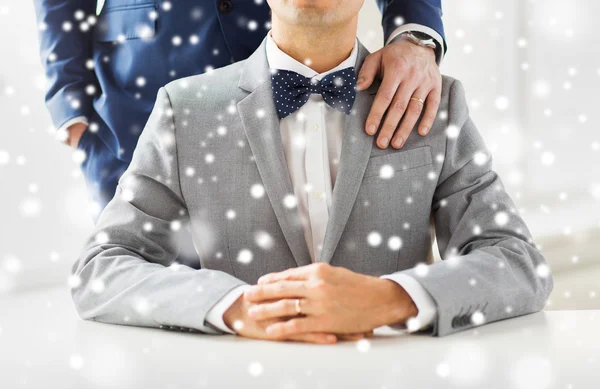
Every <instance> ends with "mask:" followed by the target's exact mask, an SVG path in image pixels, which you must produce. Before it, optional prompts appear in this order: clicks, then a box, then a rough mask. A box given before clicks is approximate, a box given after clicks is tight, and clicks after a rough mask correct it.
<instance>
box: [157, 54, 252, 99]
mask: <svg viewBox="0 0 600 389" xmlns="http://www.w3.org/2000/svg"><path fill="white" fill-rule="evenodd" d="M244 63H245V60H243V61H239V62H236V63H233V64H231V65H227V66H224V67H222V68H218V69H213V70H210V71H208V72H205V73H203V74H198V75H194V76H189V77H183V78H180V79H177V80H174V81H171V82H169V83H168V84H166V85H165V86H164V87H163V88H164V89H165V91H166V92H167V94H168V96H169V99H170V100H171V104H172V105H173V106H181V105H182V106H188V105H190V104H194V106H195V108H196V109H207V110H210V109H211V108H212V107H214V106H222V103H223V102H230V101H231V100H235V101H237V100H239V99H241V98H243V97H244V96H245V95H246V93H244V91H243V90H242V89H240V88H239V87H238V82H239V79H240V74H241V72H242V69H243V65H244ZM200 102H201V104H199V103H200Z"/></svg>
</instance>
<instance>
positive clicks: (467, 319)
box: [460, 315, 471, 327]
mask: <svg viewBox="0 0 600 389" xmlns="http://www.w3.org/2000/svg"><path fill="white" fill-rule="evenodd" d="M470 322H471V317H470V316H469V315H463V317H462V318H461V320H460V324H461V326H463V327H464V326H467V325H469V323H470Z"/></svg>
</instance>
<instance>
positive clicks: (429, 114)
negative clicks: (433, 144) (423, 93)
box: [419, 87, 442, 135]
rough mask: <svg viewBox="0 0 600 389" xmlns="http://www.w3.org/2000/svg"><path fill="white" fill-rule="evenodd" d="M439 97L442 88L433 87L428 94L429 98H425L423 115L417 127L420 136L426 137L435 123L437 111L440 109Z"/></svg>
mask: <svg viewBox="0 0 600 389" xmlns="http://www.w3.org/2000/svg"><path fill="white" fill-rule="evenodd" d="M441 95H442V88H439V87H435V88H433V89H432V90H431V92H429V96H427V100H426V102H425V113H424V114H423V118H422V119H421V123H420V125H419V133H420V134H421V135H427V133H428V132H429V130H430V129H431V127H433V122H434V121H435V118H436V116H437V113H438V109H439V108H440V98H441Z"/></svg>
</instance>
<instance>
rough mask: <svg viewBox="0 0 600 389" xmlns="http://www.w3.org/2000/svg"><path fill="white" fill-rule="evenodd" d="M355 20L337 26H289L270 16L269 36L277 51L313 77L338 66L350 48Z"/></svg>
mask: <svg viewBox="0 0 600 389" xmlns="http://www.w3.org/2000/svg"><path fill="white" fill-rule="evenodd" d="M357 26H358V16H357V17H355V18H353V20H352V21H351V22H350V23H344V25H339V26H322V27H320V26H304V25H289V24H286V23H284V22H283V21H282V20H280V19H278V18H277V17H276V16H275V14H273V17H272V20H271V36H272V37H273V40H274V41H275V43H276V44H277V47H279V49H280V50H281V51H283V52H284V53H286V54H287V55H289V56H290V57H292V58H294V59H295V60H296V61H298V62H302V63H303V64H305V65H306V66H308V67H309V68H311V69H313V70H314V71H315V72H317V73H323V72H326V71H328V70H331V69H333V68H334V67H336V66H337V65H339V64H340V63H342V62H343V61H344V60H345V59H346V58H348V56H349V55H350V53H351V52H352V49H353V48H354V42H355V40H356V29H357Z"/></svg>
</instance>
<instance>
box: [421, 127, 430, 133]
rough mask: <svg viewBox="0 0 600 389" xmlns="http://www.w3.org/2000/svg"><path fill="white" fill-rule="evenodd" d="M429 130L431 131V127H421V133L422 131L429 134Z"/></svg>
mask: <svg viewBox="0 0 600 389" xmlns="http://www.w3.org/2000/svg"><path fill="white" fill-rule="evenodd" d="M428 132H429V128H427V127H423V128H422V129H421V133H422V134H423V135H427V133H428Z"/></svg>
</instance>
